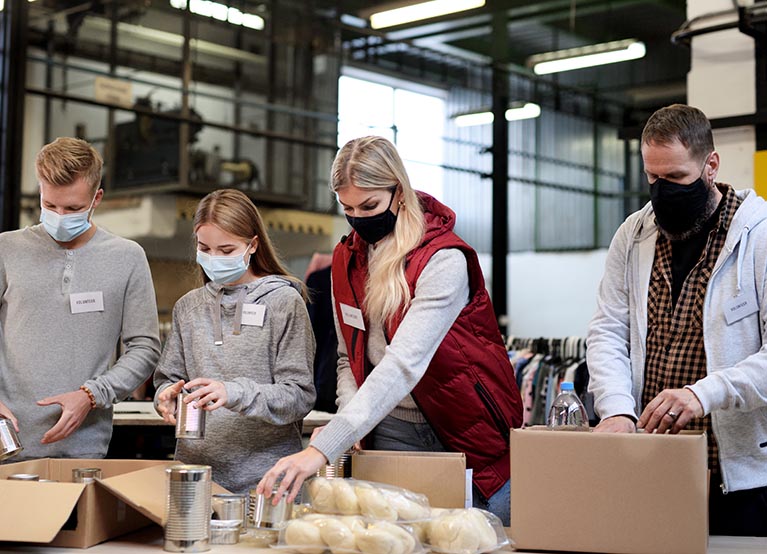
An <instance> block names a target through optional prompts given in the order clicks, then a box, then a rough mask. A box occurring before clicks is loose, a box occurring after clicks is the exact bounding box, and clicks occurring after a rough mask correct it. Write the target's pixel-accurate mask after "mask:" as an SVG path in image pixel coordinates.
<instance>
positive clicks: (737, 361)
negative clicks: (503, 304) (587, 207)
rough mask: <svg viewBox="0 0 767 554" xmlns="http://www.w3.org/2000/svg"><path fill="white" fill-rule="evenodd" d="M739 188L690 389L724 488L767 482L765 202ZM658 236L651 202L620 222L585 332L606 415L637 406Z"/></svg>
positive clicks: (709, 293) (597, 399)
mask: <svg viewBox="0 0 767 554" xmlns="http://www.w3.org/2000/svg"><path fill="white" fill-rule="evenodd" d="M737 194H738V196H739V197H740V198H741V199H742V200H743V202H742V204H741V205H740V207H739V208H738V210H737V211H736V212H735V215H734V217H733V220H732V223H731V225H730V228H729V230H728V232H727V240H726V242H725V245H724V248H723V249H722V252H721V253H720V255H719V258H718V259H717V261H716V264H715V266H714V269H713V271H712V273H711V278H710V279H709V282H708V287H707V289H706V296H705V301H704V305H703V340H704V343H705V348H706V362H707V363H706V365H707V368H706V372H707V376H706V377H704V378H703V379H701V380H699V381H697V382H696V383H691V384H690V386H689V388H690V389H691V390H692V391H693V392H694V393H695V395H696V396H697V397H698V399H699V400H700V402H701V404H702V405H703V410H704V412H705V414H709V413H710V414H711V417H712V426H713V430H714V435H715V436H716V440H717V444H718V446H719V461H720V466H721V470H722V482H723V484H724V490H725V491H730V490H733V491H734V490H744V489H751V488H755V487H762V486H767V345H766V344H765V342H764V337H767V333H765V331H767V328H765V326H766V325H767V297H766V296H765V294H767V290H766V287H767V221H766V220H767V203H766V202H765V201H764V200H763V199H762V198H760V197H759V196H757V195H756V193H755V192H754V191H753V190H742V191H737ZM657 234H658V228H657V226H656V224H655V216H654V213H653V210H652V205H651V204H649V203H648V204H647V205H646V206H645V207H644V208H642V209H641V210H639V211H638V212H636V213H634V214H632V215H631V216H629V217H628V218H627V219H626V221H625V222H624V223H623V224H622V225H621V227H620V228H619V229H618V231H617V232H616V233H615V236H614V237H613V241H612V243H611V244H610V250H609V251H608V254H607V260H606V262H605V273H604V276H603V278H602V282H601V284H600V286H599V291H598V295H597V310H596V313H595V315H594V317H593V319H592V320H591V324H590V326H589V332H588V338H587V343H588V350H587V358H588V365H589V372H590V374H591V382H590V385H589V389H590V390H591V391H592V392H593V393H594V403H595V408H596V411H597V412H598V413H599V415H600V416H601V417H602V418H607V417H611V416H614V415H619V414H634V415H635V416H638V415H639V414H641V411H642V403H641V398H642V388H643V386H644V368H645V343H646V339H647V294H648V288H649V283H650V274H651V272H652V266H653V260H654V257H655V241H656V238H657ZM736 298H738V299H739V300H738V301H735V299H736ZM748 298H753V299H755V303H754V308H755V309H756V311H755V312H753V313H751V314H750V315H746V316H745V317H742V318H741V319H738V320H737V321H733V320H732V319H731V320H730V322H729V324H728V321H727V318H726V316H725V311H726V310H730V309H731V308H733V306H736V305H737V304H739V303H741V301H743V300H746V299H748ZM743 314H745V312H742V313H741V315H743Z"/></svg>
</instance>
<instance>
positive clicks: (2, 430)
mask: <svg viewBox="0 0 767 554" xmlns="http://www.w3.org/2000/svg"><path fill="white" fill-rule="evenodd" d="M22 450H24V447H23V446H21V441H19V436H18V435H17V434H16V429H14V428H13V422H12V421H11V420H10V419H7V418H5V417H0V460H5V459H6V458H10V457H11V456H15V455H16V454H18V453H19V452H21V451H22Z"/></svg>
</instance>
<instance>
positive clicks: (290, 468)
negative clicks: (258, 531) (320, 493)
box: [256, 446, 328, 505]
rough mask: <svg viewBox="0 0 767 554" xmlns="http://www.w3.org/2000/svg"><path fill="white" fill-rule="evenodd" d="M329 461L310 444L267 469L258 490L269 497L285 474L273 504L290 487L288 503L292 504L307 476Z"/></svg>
mask: <svg viewBox="0 0 767 554" xmlns="http://www.w3.org/2000/svg"><path fill="white" fill-rule="evenodd" d="M327 463H328V461H327V459H326V458H325V455H324V454H323V453H322V452H320V451H319V450H317V449H316V448H314V447H313V446H309V447H307V448H306V449H305V450H302V451H301V452H299V453H298V454H293V455H291V456H286V457H284V458H281V459H280V460H278V461H277V463H276V464H274V467H272V469H270V470H269V471H267V472H266V474H265V475H264V476H263V478H262V479H261V481H259V483H258V486H257V487H256V492H258V494H263V495H265V496H266V498H269V497H270V496H272V489H273V488H274V484H275V483H276V482H277V479H279V477H280V475H283V474H284V476H283V477H282V481H280V488H279V489H278V490H277V492H276V493H275V496H274V499H273V500H272V504H275V505H276V504H277V503H278V502H279V501H280V498H282V495H283V494H285V491H287V490H288V488H290V494H289V495H288V498H287V503H288V504H292V503H293V500H295V498H296V496H297V495H298V493H299V491H300V490H301V485H302V484H303V482H304V481H305V480H306V478H307V477H310V476H312V475H314V474H315V473H317V470H318V469H320V468H321V467H322V466H324V465H325V464H327ZM291 485H292V487H291Z"/></svg>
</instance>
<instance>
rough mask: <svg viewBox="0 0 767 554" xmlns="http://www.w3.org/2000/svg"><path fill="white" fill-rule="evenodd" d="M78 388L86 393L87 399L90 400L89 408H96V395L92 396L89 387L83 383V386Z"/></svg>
mask: <svg viewBox="0 0 767 554" xmlns="http://www.w3.org/2000/svg"><path fill="white" fill-rule="evenodd" d="M80 390H81V391H83V392H84V393H85V394H87V395H88V400H90V401H91V410H94V409H96V397H95V396H93V393H92V392H91V389H89V388H88V387H86V386H85V385H83V386H81V387H80Z"/></svg>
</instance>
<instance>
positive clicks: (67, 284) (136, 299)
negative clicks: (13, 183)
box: [0, 138, 160, 462]
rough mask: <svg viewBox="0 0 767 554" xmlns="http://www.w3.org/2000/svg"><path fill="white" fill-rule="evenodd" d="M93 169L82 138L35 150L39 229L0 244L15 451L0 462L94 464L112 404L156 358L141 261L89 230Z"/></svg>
mask: <svg viewBox="0 0 767 554" xmlns="http://www.w3.org/2000/svg"><path fill="white" fill-rule="evenodd" d="M101 168H102V160H101V156H100V155H99V153H98V152H97V151H96V150H95V149H94V148H93V147H92V146H91V145H90V144H88V143H87V142H85V141H83V140H80V139H75V138H58V139H56V140H55V141H54V142H52V143H50V144H48V145H46V146H45V147H43V149H42V150H40V152H39V153H38V154H37V159H36V162H35V170H36V173H37V178H38V181H39V183H40V206H41V215H40V221H41V224H40V225H34V226H32V227H26V228H24V229H19V230H17V231H9V232H7V233H2V234H0V416H4V417H7V418H9V419H11V420H12V422H13V423H14V426H15V427H16V429H17V430H18V431H19V438H20V440H21V442H22V444H23V446H24V450H23V451H22V452H21V454H20V455H18V456H16V457H14V458H12V459H10V460H9V461H10V462H15V461H18V460H21V459H26V458H42V457H52V458H103V457H104V456H105V455H106V452H107V448H108V446H109V440H110V438H111V436H112V405H113V404H114V403H115V402H117V401H119V400H123V399H124V398H126V397H127V396H128V395H129V394H130V393H131V391H133V390H134V389H135V388H136V387H138V386H139V385H140V384H141V383H143V382H144V381H145V380H146V379H147V377H149V375H150V374H151V373H152V371H153V370H154V367H155V365H156V364H157V360H158V359H159V357H160V340H159V337H158V330H157V303H156V301H155V295H154V286H153V284H152V276H151V274H150V272H149V264H148V263H147V259H146V255H145V254H144V251H143V250H142V248H141V247H140V246H139V245H138V244H136V243H135V242H132V241H129V240H126V239H124V238H120V237H117V236H115V235H112V234H111V233H108V232H107V231H105V230H103V229H100V228H98V227H96V225H94V224H93V222H92V221H91V217H92V215H93V211H94V210H95V209H96V208H97V207H98V205H99V204H100V203H101V199H102V197H103V195H104V191H103V190H102V189H101V188H100V186H99V185H100V183H101ZM119 340H122V343H123V346H124V352H123V354H122V355H121V356H120V357H119V358H118V359H117V360H116V361H114V363H112V357H113V355H114V350H115V347H116V346H117V344H118V341H119Z"/></svg>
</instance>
